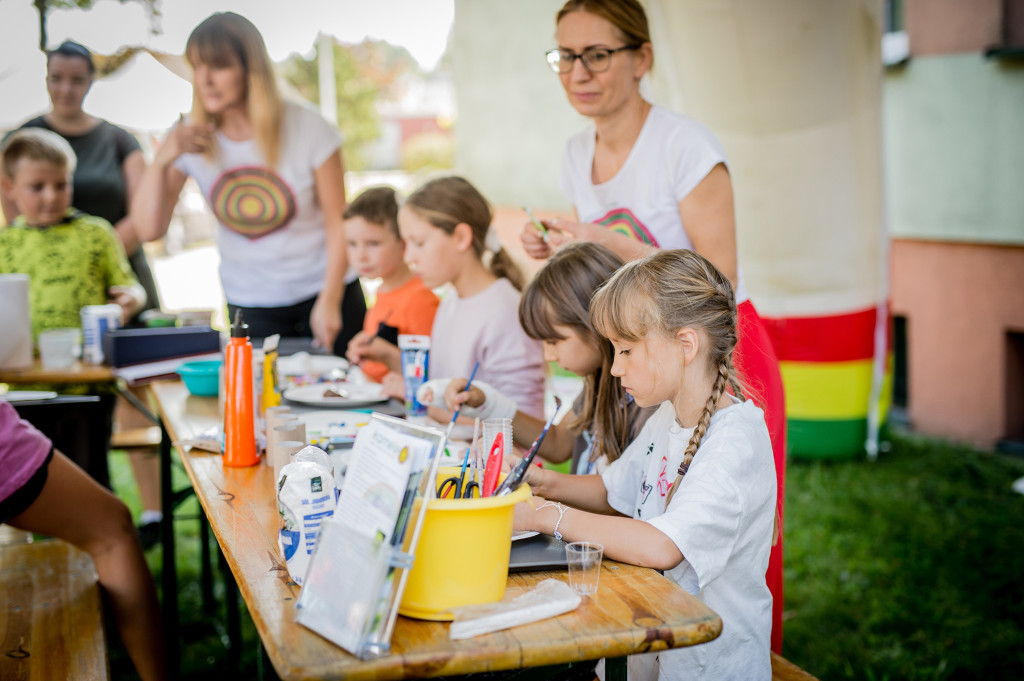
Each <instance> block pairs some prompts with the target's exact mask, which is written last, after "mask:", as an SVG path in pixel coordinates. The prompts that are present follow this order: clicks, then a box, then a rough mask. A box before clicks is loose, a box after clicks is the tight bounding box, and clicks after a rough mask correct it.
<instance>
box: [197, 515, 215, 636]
mask: <svg viewBox="0 0 1024 681" xmlns="http://www.w3.org/2000/svg"><path fill="white" fill-rule="evenodd" d="M199 556H200V558H199V559H200V560H201V561H202V562H203V565H202V569H201V571H200V573H199V579H200V582H201V586H202V592H203V612H204V613H206V615H207V616H211V615H213V612H214V609H215V607H216V604H215V603H214V601H213V571H212V569H211V567H210V521H209V520H208V519H207V517H206V514H205V513H203V509H202V507H200V509H199Z"/></svg>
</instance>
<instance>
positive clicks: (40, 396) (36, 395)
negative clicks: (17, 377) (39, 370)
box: [0, 390, 57, 402]
mask: <svg viewBox="0 0 1024 681" xmlns="http://www.w3.org/2000/svg"><path fill="white" fill-rule="evenodd" d="M56 396H57V393H55V392H53V391H51V390H10V391H8V392H5V393H3V394H2V395H0V400H5V401H7V402H29V401H33V400H52V399H53V398H55V397H56Z"/></svg>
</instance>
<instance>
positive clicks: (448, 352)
mask: <svg viewBox="0 0 1024 681" xmlns="http://www.w3.org/2000/svg"><path fill="white" fill-rule="evenodd" d="M430 335H431V338H432V341H431V349H430V371H429V376H430V378H459V377H464V378H468V377H469V374H470V373H471V372H472V371H473V366H474V365H475V364H476V363H477V362H480V368H479V369H478V370H477V372H476V378H475V380H480V381H483V382H485V383H489V384H490V385H492V386H494V387H495V388H496V389H497V390H498V391H499V392H501V393H502V394H504V395H505V396H507V397H508V398H509V399H512V400H515V403H516V405H517V406H518V408H519V409H520V411H523V412H525V413H527V414H530V415H531V416H536V417H537V418H543V416H544V350H543V349H542V348H541V344H540V342H539V341H536V340H534V339H532V338H530V337H529V336H527V335H526V332H525V331H523V327H522V326H520V325H519V291H517V290H516V289H515V287H514V286H512V283H511V282H509V280H508V279H505V278H501V279H498V280H497V281H496V282H494V283H493V284H491V285H490V286H488V287H487V288H486V289H484V290H483V291H481V292H480V293H477V294H476V295H474V296H470V297H468V298H460V297H459V296H458V294H457V293H456V292H455V291H454V290H450V291H448V294H447V295H445V296H444V297H443V298H442V299H441V304H440V305H439V306H438V308H437V314H436V315H434V326H433V327H432V329H431V333H430Z"/></svg>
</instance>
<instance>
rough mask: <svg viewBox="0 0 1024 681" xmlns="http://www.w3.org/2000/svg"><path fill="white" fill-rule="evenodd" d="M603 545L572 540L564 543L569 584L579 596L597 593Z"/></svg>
mask: <svg viewBox="0 0 1024 681" xmlns="http://www.w3.org/2000/svg"><path fill="white" fill-rule="evenodd" d="M603 557H604V547H603V546H602V545H600V544H595V543H593V542H588V541H574V542H572V543H571V544H566V545H565V559H566V562H567V563H568V564H569V586H570V587H572V590H573V591H575V592H576V593H578V594H579V595H580V596H589V595H591V594H595V593H597V583H598V581H599V580H600V577H601V559H602V558H603Z"/></svg>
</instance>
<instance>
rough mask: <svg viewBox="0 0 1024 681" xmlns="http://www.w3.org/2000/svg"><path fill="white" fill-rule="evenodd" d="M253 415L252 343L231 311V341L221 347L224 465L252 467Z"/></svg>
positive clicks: (254, 453) (255, 457)
mask: <svg viewBox="0 0 1024 681" xmlns="http://www.w3.org/2000/svg"><path fill="white" fill-rule="evenodd" d="M254 419H255V412H254V410H253V383H252V343H251V342H249V325H248V324H246V323H245V322H244V321H242V311H241V310H238V311H236V312H235V320H234V323H232V325H231V339H230V340H229V341H228V345H227V347H226V348H224V465H225V466H236V467H242V466H255V465H256V464H258V463H259V462H260V458H259V455H258V453H257V451H256V437H255V433H254V429H255V420H254Z"/></svg>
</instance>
